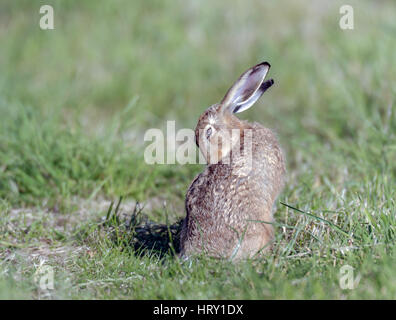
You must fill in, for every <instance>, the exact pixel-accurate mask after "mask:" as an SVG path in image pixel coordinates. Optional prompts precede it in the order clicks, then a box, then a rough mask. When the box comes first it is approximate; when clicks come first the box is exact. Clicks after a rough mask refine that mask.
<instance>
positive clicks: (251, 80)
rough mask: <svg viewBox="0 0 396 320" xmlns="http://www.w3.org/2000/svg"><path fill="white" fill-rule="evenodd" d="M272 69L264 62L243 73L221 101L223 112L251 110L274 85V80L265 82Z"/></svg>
mask: <svg viewBox="0 0 396 320" xmlns="http://www.w3.org/2000/svg"><path fill="white" fill-rule="evenodd" d="M270 67H271V65H270V64H269V63H268V62H262V63H260V64H258V65H255V66H254V67H252V68H250V69H249V70H247V71H246V72H245V73H243V74H242V75H241V76H240V77H239V79H238V80H237V81H236V82H235V83H234V84H233V86H232V87H231V88H230V89H229V90H228V91H227V93H226V95H225V96H224V98H223V100H222V101H221V105H222V110H223V111H229V112H231V113H238V112H242V111H244V110H246V109H249V108H250V107H251V106H252V105H253V104H254V103H255V102H256V101H257V100H258V99H259V98H260V97H261V95H262V94H263V93H264V92H265V91H266V90H267V89H268V88H269V87H271V86H272V85H273V84H274V80H272V79H270V80H268V81H265V82H264V78H265V76H266V75H267V72H268V70H269V68H270Z"/></svg>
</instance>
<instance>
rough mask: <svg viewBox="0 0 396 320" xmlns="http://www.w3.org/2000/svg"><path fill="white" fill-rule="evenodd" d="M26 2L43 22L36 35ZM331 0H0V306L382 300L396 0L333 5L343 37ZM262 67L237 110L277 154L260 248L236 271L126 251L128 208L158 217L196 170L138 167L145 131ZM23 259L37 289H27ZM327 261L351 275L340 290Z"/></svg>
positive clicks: (185, 118) (386, 289) (392, 212)
mask: <svg viewBox="0 0 396 320" xmlns="http://www.w3.org/2000/svg"><path fill="white" fill-rule="evenodd" d="M42 4H52V5H53V7H54V11H55V30H52V31H42V30H40V29H39V26H38V21H39V13H38V12H39V7H40V5H42ZM342 4H344V3H343V2H342V1H332V2H331V3H330V2H328V1H293V2H290V3H289V2H286V1H265V2H264V1H255V0H253V1H251V2H249V5H246V3H245V2H240V1H238V2H237V1H231V2H230V1H225V0H224V1H216V2H213V1H201V2H200V4H199V5H198V4H195V2H193V1H175V2H173V3H171V2H164V1H142V2H137V1H136V2H135V1H134V2H131V1H111V2H109V1H83V2H81V1H54V0H48V1H45V2H43V1H28V0H26V1H22V0H21V1H17V2H15V1H11V0H10V1H3V2H2V3H1V4H0V43H1V46H0V70H1V72H0V298H6V299H7V298H8V299H10V298H11V299H18V298H22V299H31V298H53V299H59V298H67V299H69V298H73V299H91V298H97V299H148V298H151V299H183V298H184V299H190V298H191V299H192V298H198V299H206V298H213V299H219V298H221V299H251V298H252V299H282V298H286V299H289V298H293V299H378V298H383V299H395V298H396V271H395V270H396V268H395V265H396V256H395V253H396V252H395V234H396V203H395V199H396V161H395V159H396V109H395V96H396V89H395V88H396V87H395V86H394V83H395V82H396V64H395V63H394V61H395V59H396V55H395V52H396V41H395V35H396V21H395V19H394V14H393V13H394V12H395V10H396V5H395V3H394V2H393V1H381V2H379V3H374V2H372V1H350V4H351V5H352V6H353V7H354V16H355V29H354V30H350V31H343V30H341V29H340V28H339V26H338V21H339V17H340V14H339V7H340V5H342ZM262 60H268V61H269V62H270V63H271V65H272V69H271V71H270V77H272V78H274V79H275V86H273V87H272V88H271V90H269V91H268V92H266V94H265V95H264V96H263V98H262V99H261V100H260V101H259V102H258V103H257V104H256V105H255V106H254V107H252V108H251V109H249V111H247V112H245V113H243V114H241V115H240V117H241V118H243V119H248V120H255V121H259V122H261V123H262V124H264V125H266V126H268V127H271V128H273V129H274V130H276V131H277V132H278V135H279V138H280V140H281V144H282V146H283V147H284V149H285V152H286V155H287V167H288V172H287V183H286V187H285V189H284V191H283V193H282V194H281V196H280V198H279V201H278V203H277V211H276V213H275V218H276V224H275V227H276V239H275V244H274V248H273V250H272V252H271V253H269V254H268V255H267V256H266V257H265V258H262V259H259V260H256V261H244V262H241V263H239V264H231V263H229V262H228V261H219V260H215V259H210V258H208V257H200V258H199V259H198V260H194V261H192V262H191V263H185V262H181V261H179V260H178V259H177V258H175V257H174V256H173V255H172V252H171V251H169V252H165V254H164V255H163V256H161V257H160V256H159V255H157V254H155V252H152V253H151V254H138V252H137V251H135V250H134V247H133V246H132V245H128V244H129V243H130V241H131V240H132V239H133V238H134V234H133V230H132V231H131V229H130V228H129V229H128V227H127V226H126V223H127V222H128V221H130V219H131V216H132V214H133V212H134V208H135V205H136V201H139V202H140V203H141V204H142V205H143V206H144V207H143V210H142V213H144V215H146V216H147V217H148V219H150V220H152V221H155V222H156V223H166V221H167V220H168V222H169V223H170V224H171V223H173V222H175V221H177V220H178V219H179V218H181V217H183V216H184V214H185V212H184V205H183V201H184V195H185V192H186V190H187V188H188V185H189V183H190V182H191V181H192V179H193V178H194V176H195V174H197V173H198V172H199V171H200V170H202V166H201V165H178V164H176V165H148V164H146V163H145V162H144V157H143V152H144V148H145V146H146V144H145V143H144V141H143V136H144V132H145V131H146V130H148V129H149V128H153V127H158V128H165V127H166V121H167V120H176V127H177V128H178V129H180V128H191V129H193V128H194V126H195V124H196V121H197V119H198V116H199V115H200V113H201V112H202V111H203V110H204V109H205V108H206V107H207V106H209V105H211V104H213V103H216V102H218V101H219V100H220V99H221V98H222V96H223V95H224V93H225V91H226V90H227V89H228V87H229V86H230V85H231V83H232V82H233V81H234V80H235V79H236V77H237V76H239V74H240V73H241V72H242V71H244V70H245V69H246V68H247V67H249V66H251V65H254V64H255V63H258V62H260V61H262ZM120 196H122V197H123V199H124V200H123V201H122V203H121V205H120V207H119V208H118V211H117V216H118V218H117V219H113V220H111V221H107V223H106V221H105V218H106V215H107V212H108V209H109V206H110V202H111V201H113V202H115V203H116V202H117V201H118V199H119V197H120ZM114 209H115V208H114V207H113V210H114ZM40 263H44V264H45V265H49V266H52V267H53V268H54V271H55V289H54V290H51V291H49V292H42V291H41V290H39V288H38V286H37V284H36V283H35V281H34V274H35V272H36V271H37V268H38V266H39V265H40ZM344 265H350V266H352V267H353V268H354V273H355V277H357V276H359V277H360V281H359V283H358V284H357V286H356V287H355V288H354V289H352V290H344V289H341V288H340V285H339V280H340V268H341V267H342V266H344Z"/></svg>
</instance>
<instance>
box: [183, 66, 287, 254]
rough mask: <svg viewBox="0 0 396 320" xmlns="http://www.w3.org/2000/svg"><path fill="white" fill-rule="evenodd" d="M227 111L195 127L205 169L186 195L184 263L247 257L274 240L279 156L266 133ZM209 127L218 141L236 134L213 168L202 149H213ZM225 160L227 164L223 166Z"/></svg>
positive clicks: (208, 115)
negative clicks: (194, 258)
mask: <svg viewBox="0 0 396 320" xmlns="http://www.w3.org/2000/svg"><path fill="white" fill-rule="evenodd" d="M253 68H254V67H253ZM259 85H261V84H259ZM249 90H250V91H252V90H251V89H250V88H249ZM227 110H228V109H227V108H225V106H224V105H222V104H216V105H213V106H211V107H210V108H209V109H207V110H206V111H205V112H204V113H203V114H202V115H201V117H200V118H199V121H198V124H197V127H196V141H197V144H198V145H199V147H200V149H201V151H202V152H203V154H204V156H205V157H206V159H207V160H208V165H207V166H206V168H205V170H204V171H203V172H202V173H200V174H199V175H198V176H197V177H196V178H195V179H194V181H193V182H192V183H191V185H190V187H189V189H188V191H187V195H186V202H185V205H186V212H187V216H186V219H185V220H184V223H183V227H182V231H181V238H180V241H181V242H180V244H181V256H183V257H189V256H191V255H192V254H195V253H200V252H203V253H206V254H208V255H210V256H214V257H219V258H221V257H222V258H229V257H234V258H236V259H241V258H247V257H252V256H253V255H255V254H256V253H257V252H259V251H260V250H262V249H263V248H265V247H268V246H269V244H270V242H271V240H272V238H273V234H274V231H273V227H272V225H271V224H268V223H271V222H273V216H272V208H273V205H274V202H275V200H276V198H277V196H278V195H279V193H280V191H281V189H282V187H283V180H284V174H285V161H284V156H283V152H282V150H281V148H280V146H279V143H278V140H277V138H276V136H275V134H274V133H273V132H272V131H271V130H270V129H267V128H264V127H263V126H262V125H260V124H259V123H248V122H247V121H243V120H240V119H238V118H237V117H236V116H234V115H233V114H232V113H231V112H229V111H227ZM208 125H211V126H213V132H215V134H217V135H219V136H224V133H225V132H228V133H230V132H231V130H232V129H240V130H241V131H240V139H241V143H240V145H236V144H233V142H231V144H230V145H231V147H230V148H231V149H230V150H227V148H226V149H225V151H224V150H223V152H221V151H220V152H219V160H218V161H217V162H215V163H211V158H212V156H214V155H213V154H211V153H210V152H207V151H206V149H205V146H207V145H208V143H209V144H210V143H212V142H211V141H210V140H209V141H208V139H207V137H206V136H205V131H204V129H205V128H207V126H208ZM244 129H249V130H251V133H252V139H251V142H252V144H251V150H252V159H251V166H248V165H249V163H250V162H249V163H248V161H250V160H248V159H247V157H246V154H244V151H245V149H246V148H245V147H246V145H245V142H244V134H245V131H243V130H244ZM236 148H240V152H236V151H238V150H237V149H236ZM226 156H227V157H226ZM228 156H230V159H231V160H230V161H228V162H227V161H225V158H228ZM228 159H229V158H228ZM246 168H250V169H251V170H250V169H246ZM265 222H267V223H265Z"/></svg>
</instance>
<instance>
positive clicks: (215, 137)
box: [195, 62, 274, 163]
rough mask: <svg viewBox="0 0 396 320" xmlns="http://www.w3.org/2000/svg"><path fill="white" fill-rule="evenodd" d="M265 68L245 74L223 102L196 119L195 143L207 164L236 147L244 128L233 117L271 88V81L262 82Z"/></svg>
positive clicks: (245, 124)
mask: <svg viewBox="0 0 396 320" xmlns="http://www.w3.org/2000/svg"><path fill="white" fill-rule="evenodd" d="M269 68H270V64H269V63H268V62H262V63H260V64H258V65H255V66H254V67H252V68H250V69H248V70H247V71H245V72H244V73H243V74H242V75H241V76H240V77H239V78H238V80H237V81H236V82H235V83H234V84H233V86H232V87H231V88H230V89H229V90H228V91H227V93H226V95H225V96H224V98H223V100H222V101H221V102H220V103H218V104H214V105H212V106H211V107H209V108H208V109H207V110H206V111H205V112H204V113H203V114H202V115H201V116H200V118H199V120H198V124H197V127H196V129H195V139H196V143H197V145H198V146H199V148H200V150H201V152H202V154H203V155H204V157H205V159H206V161H207V162H208V163H217V162H218V161H220V160H221V159H222V158H224V157H226V156H227V154H228V153H229V152H230V151H231V150H232V148H233V147H234V145H235V144H236V143H239V141H240V139H241V135H242V134H243V131H244V129H247V125H248V124H247V123H246V122H243V121H241V120H239V119H238V118H237V117H236V116H234V113H239V112H242V111H244V110H247V109H249V108H250V107H251V106H252V105H253V104H254V103H255V102H256V101H257V100H258V99H259V98H260V97H261V95H262V94H263V93H264V92H265V91H266V90H267V89H268V88H269V87H271V86H272V85H273V84H274V80H272V79H270V80H268V81H265V82H264V79H265V76H266V75H267V72H268V70H269ZM241 143H242V142H241Z"/></svg>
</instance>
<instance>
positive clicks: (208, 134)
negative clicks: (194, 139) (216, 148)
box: [206, 127, 212, 140]
mask: <svg viewBox="0 0 396 320" xmlns="http://www.w3.org/2000/svg"><path fill="white" fill-rule="evenodd" d="M211 134H212V127H209V128H208V129H207V130H206V139H208V140H209V138H210V135H211Z"/></svg>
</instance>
